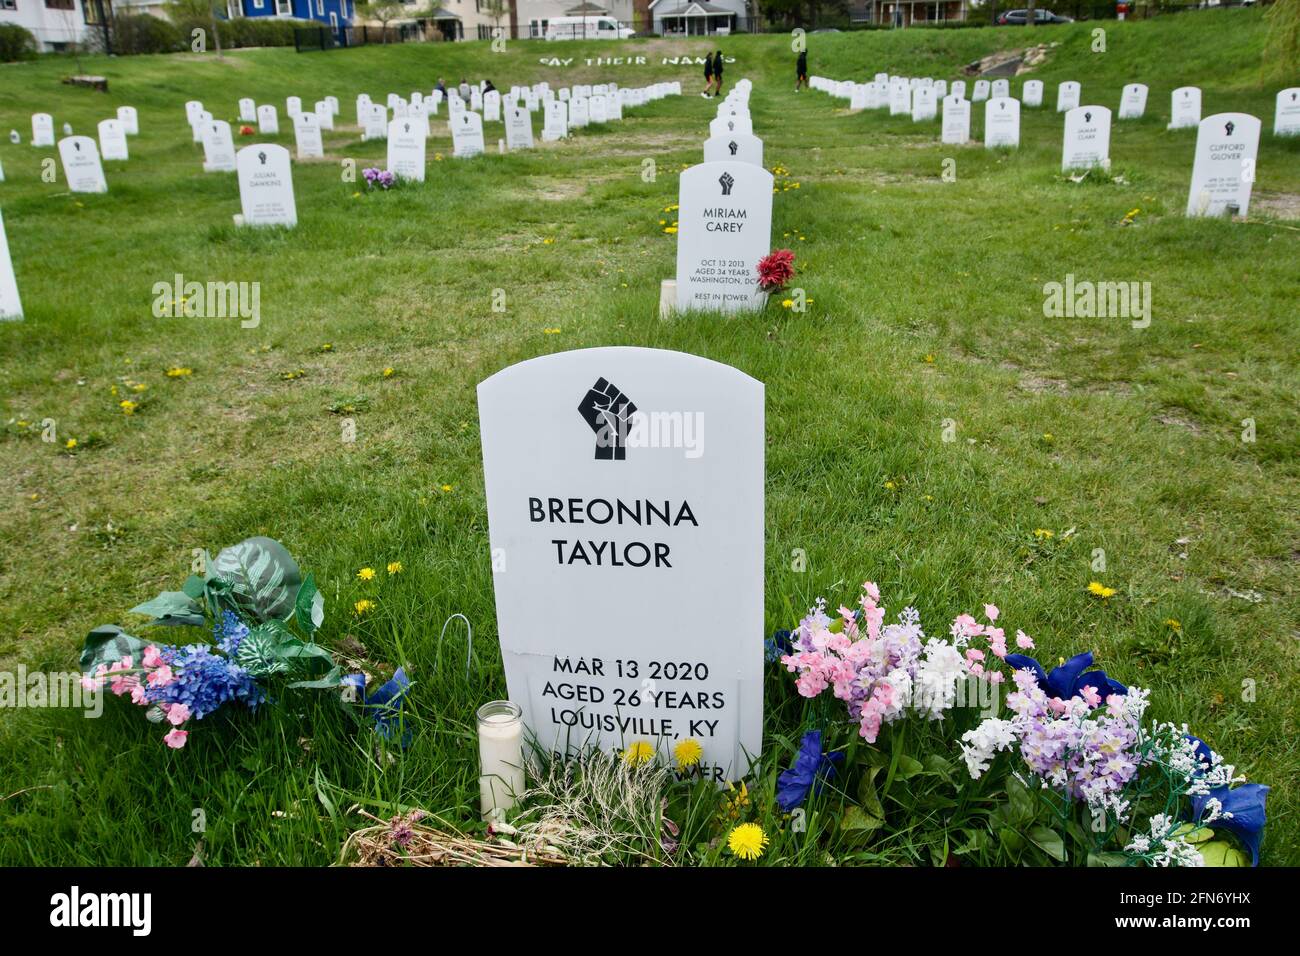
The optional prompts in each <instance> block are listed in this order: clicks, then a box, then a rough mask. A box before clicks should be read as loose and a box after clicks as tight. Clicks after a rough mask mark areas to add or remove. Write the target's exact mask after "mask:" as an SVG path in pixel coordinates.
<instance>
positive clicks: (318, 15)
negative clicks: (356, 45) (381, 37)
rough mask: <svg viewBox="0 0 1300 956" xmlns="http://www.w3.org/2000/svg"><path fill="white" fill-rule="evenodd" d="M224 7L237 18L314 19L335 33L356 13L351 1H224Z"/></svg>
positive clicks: (349, 24)
mask: <svg viewBox="0 0 1300 956" xmlns="http://www.w3.org/2000/svg"><path fill="white" fill-rule="evenodd" d="M227 9H228V12H229V13H230V15H232V16H237V17H280V18H281V19H285V20H289V19H292V20H315V21H316V22H318V23H322V24H325V25H327V26H328V27H329V28H330V29H331V30H333V31H334V33H335V34H337V33H338V32H339V31H340V30H341V29H342V28H343V27H350V26H352V19H353V17H354V16H356V9H355V7H354V5H353V0H227Z"/></svg>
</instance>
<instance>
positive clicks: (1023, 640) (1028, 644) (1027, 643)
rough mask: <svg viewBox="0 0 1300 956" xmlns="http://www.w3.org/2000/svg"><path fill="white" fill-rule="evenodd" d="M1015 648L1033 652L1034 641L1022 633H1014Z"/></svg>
mask: <svg viewBox="0 0 1300 956" xmlns="http://www.w3.org/2000/svg"><path fill="white" fill-rule="evenodd" d="M1016 647H1019V648H1022V649H1024V650H1026V651H1029V650H1033V647H1034V639H1033V638H1032V637H1030V636H1029V635H1028V634H1026V633H1025V632H1024V631H1016Z"/></svg>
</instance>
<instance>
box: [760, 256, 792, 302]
mask: <svg viewBox="0 0 1300 956" xmlns="http://www.w3.org/2000/svg"><path fill="white" fill-rule="evenodd" d="M794 274H795V273H794V253H793V252H791V251H790V250H789V249H773V250H772V251H771V252H769V253H768V254H767V255H765V256H764V257H763V258H761V259H759V260H758V287H759V288H760V289H762V290H763V291H764V292H766V293H768V294H769V295H770V294H771V293H773V292H780V291H781V290H782V289H784V288H785V287H786V285H788V284H789V282H790V280H791V279H793V278H794Z"/></svg>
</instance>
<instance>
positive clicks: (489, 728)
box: [478, 700, 525, 821]
mask: <svg viewBox="0 0 1300 956" xmlns="http://www.w3.org/2000/svg"><path fill="white" fill-rule="evenodd" d="M478 759H479V778H478V787H479V809H480V812H481V813H482V815H483V819H484V820H488V821H493V820H501V819H503V818H504V817H505V814H506V811H508V810H509V809H510V808H511V807H513V806H514V805H515V798H516V797H518V796H519V795H520V794H522V793H523V792H524V787H525V782H524V721H523V716H522V711H521V710H520V709H519V706H518V705H517V704H512V703H511V702H510V701H508V700H494V701H492V702H491V703H487V704H484V705H483V706H482V707H480V708H479V709H478Z"/></svg>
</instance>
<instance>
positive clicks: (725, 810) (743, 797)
mask: <svg viewBox="0 0 1300 956" xmlns="http://www.w3.org/2000/svg"><path fill="white" fill-rule="evenodd" d="M727 791H728V794H730V795H727V794H724V795H723V797H722V818H723V819H724V820H738V819H740V816H741V814H743V813H744V812H745V811H746V810H748V809H749V788H748V787H746V786H745V784H744V782H743V781H742V782H741V784H740V789H739V790H737V789H736V788H735V786H733V785H732V784H731V783H728V784H727Z"/></svg>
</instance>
